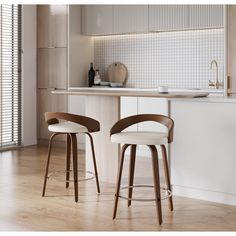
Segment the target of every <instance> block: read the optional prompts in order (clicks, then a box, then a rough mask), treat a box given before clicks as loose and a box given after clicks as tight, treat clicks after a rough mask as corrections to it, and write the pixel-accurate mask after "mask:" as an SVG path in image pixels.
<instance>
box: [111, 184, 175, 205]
mask: <svg viewBox="0 0 236 236" xmlns="http://www.w3.org/2000/svg"><path fill="white" fill-rule="evenodd" d="M136 187H137V188H154V186H153V185H147V184H139V185H133V186H124V187H122V188H120V190H124V189H130V188H136ZM160 189H162V190H165V191H166V196H165V197H163V198H161V200H164V199H167V198H169V197H171V196H172V192H171V191H170V190H168V189H167V188H164V187H160ZM115 196H116V194H115ZM118 197H119V198H122V199H125V200H132V201H140V202H150V201H156V199H155V198H142V199H141V198H129V197H124V196H122V195H119V196H118Z"/></svg>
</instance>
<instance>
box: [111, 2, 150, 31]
mask: <svg viewBox="0 0 236 236" xmlns="http://www.w3.org/2000/svg"><path fill="white" fill-rule="evenodd" d="M113 11H114V17H113V21H114V33H115V34H119V33H133V32H134V33H137V32H147V31H148V6H147V5H114V7H113Z"/></svg>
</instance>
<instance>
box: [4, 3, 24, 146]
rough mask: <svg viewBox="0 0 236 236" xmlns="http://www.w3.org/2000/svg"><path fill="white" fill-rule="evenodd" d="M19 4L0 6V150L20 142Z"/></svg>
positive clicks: (17, 144)
mask: <svg viewBox="0 0 236 236" xmlns="http://www.w3.org/2000/svg"><path fill="white" fill-rule="evenodd" d="M21 100H22V99H21V6H20V5H0V149H2V148H5V147H10V146H19V145H21V133H22V132H21V129H22V128H21V127H22V126H21Z"/></svg>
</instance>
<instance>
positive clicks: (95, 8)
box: [81, 5, 113, 35]
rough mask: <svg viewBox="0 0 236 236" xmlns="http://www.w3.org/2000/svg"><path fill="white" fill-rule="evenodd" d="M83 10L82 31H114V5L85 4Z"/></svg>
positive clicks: (96, 32)
mask: <svg viewBox="0 0 236 236" xmlns="http://www.w3.org/2000/svg"><path fill="white" fill-rule="evenodd" d="M81 10H82V33H83V34H85V35H105V34H111V33H113V19H112V17H113V7H112V6H111V5H84V6H81Z"/></svg>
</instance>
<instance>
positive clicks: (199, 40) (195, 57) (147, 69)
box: [94, 29, 224, 89]
mask: <svg viewBox="0 0 236 236" xmlns="http://www.w3.org/2000/svg"><path fill="white" fill-rule="evenodd" d="M212 60H216V61H217V63H218V66H219V79H220V81H222V80H223V75H224V29H208V30H193V31H176V32H162V33H148V34H134V35H111V36H99V37H94V63H95V68H96V69H99V70H100V72H101V76H102V79H103V80H105V71H106V69H107V67H108V66H109V65H110V64H111V63H113V62H122V63H124V64H125V65H126V66H127V68H128V72H129V73H128V80H127V83H126V87H134V88H155V87H158V86H160V85H162V86H164V85H165V86H169V87H171V88H203V89H204V88H208V81H209V80H213V81H214V79H215V77H216V68H215V67H214V66H213V68H212V69H211V67H210V64H211V61H212Z"/></svg>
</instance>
